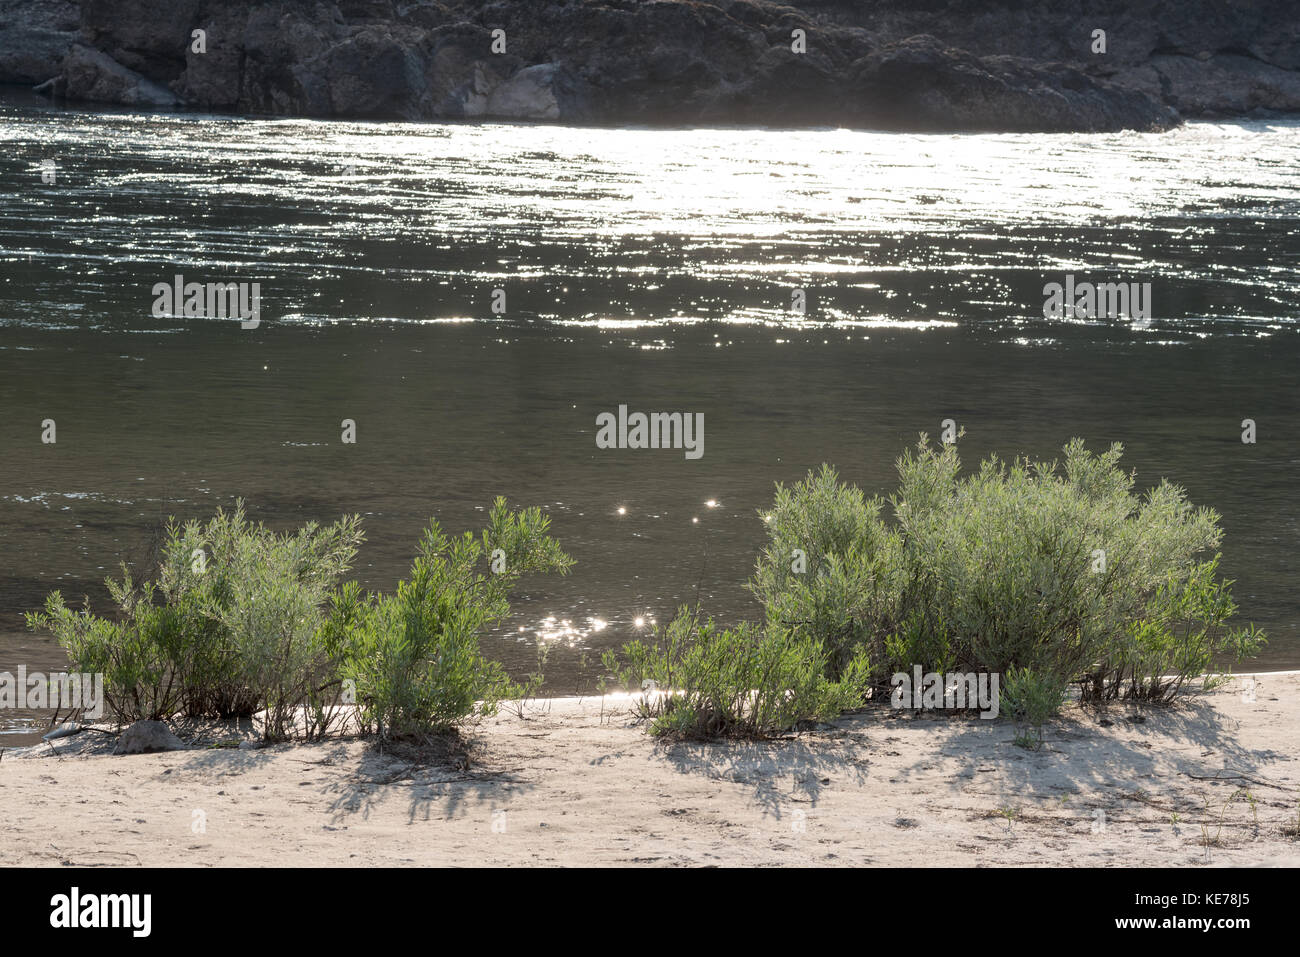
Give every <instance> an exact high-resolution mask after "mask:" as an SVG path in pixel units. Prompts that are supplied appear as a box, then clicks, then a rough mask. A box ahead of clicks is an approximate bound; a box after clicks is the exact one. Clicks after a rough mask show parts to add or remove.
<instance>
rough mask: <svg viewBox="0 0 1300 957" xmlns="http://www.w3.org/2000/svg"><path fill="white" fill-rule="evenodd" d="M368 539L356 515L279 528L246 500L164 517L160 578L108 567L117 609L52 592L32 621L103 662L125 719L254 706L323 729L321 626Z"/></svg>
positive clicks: (76, 653) (277, 719)
mask: <svg viewBox="0 0 1300 957" xmlns="http://www.w3.org/2000/svg"><path fill="white" fill-rule="evenodd" d="M361 540H362V535H361V532H360V520H359V519H358V518H357V517H355V516H353V517H351V518H345V519H343V520H341V521H339V522H337V523H335V524H334V525H330V526H327V527H323V528H322V527H321V526H319V525H317V524H316V523H311V524H308V525H306V526H305V527H303V528H301V529H299V530H298V531H297V532H296V533H292V534H285V535H278V534H276V533H274V532H272V531H270V530H268V529H267V528H265V527H264V526H263V525H261V524H257V525H253V524H251V523H249V522H248V521H247V519H246V517H245V513H244V507H243V503H242V502H240V503H238V504H237V505H236V507H235V509H234V511H232V512H225V511H218V512H217V515H216V516H215V517H214V518H213V519H211V520H210V521H209V522H207V524H200V523H198V522H189V523H187V524H186V525H184V526H179V525H177V524H176V523H175V522H170V523H169V524H168V526H167V530H166V537H165V542H164V545H163V549H162V558H161V561H160V567H159V573H158V581H157V582H156V583H145V584H143V585H141V586H136V585H135V584H134V583H133V582H132V580H131V577H130V574H129V573H128V572H127V571H126V569H125V568H123V578H122V581H121V582H116V581H113V580H112V579H109V580H108V582H107V583H106V584H107V586H108V589H109V593H110V595H111V596H112V598H113V600H114V602H115V603H116V604H117V606H118V619H119V620H117V621H110V620H107V619H103V618H98V617H96V616H95V615H93V614H91V612H90V609H89V603H87V607H86V609H85V611H82V612H73V611H71V610H70V609H68V608H67V607H66V605H65V604H64V602H63V598H62V596H61V595H60V594H59V593H58V592H55V593H53V594H51V595H50V596H49V597H48V598H47V600H46V604H45V609H44V611H43V612H41V613H36V614H32V615H29V616H28V624H29V626H30V627H32V628H34V629H37V628H45V629H48V630H49V631H51V632H52V633H53V634H54V636H55V638H56V639H57V640H58V641H59V643H60V644H61V645H62V646H63V647H64V649H65V650H66V651H67V652H68V655H69V657H70V658H71V660H72V665H73V667H74V669H75V670H78V671H83V672H90V673H96V672H102V673H103V674H104V680H105V697H106V703H107V704H108V708H109V713H110V714H112V715H113V716H114V717H116V718H117V719H118V720H119V721H134V720H138V719H141V718H153V719H162V718H165V717H171V716H173V715H174V714H176V713H177V712H178V711H179V712H183V713H184V714H187V715H189V716H209V717H216V718H231V717H247V716H250V715H252V714H254V713H256V712H258V711H265V716H264V717H265V724H264V727H263V733H264V736H265V737H266V738H267V739H268V740H280V739H283V738H287V737H293V736H305V737H317V736H319V735H321V734H323V733H324V731H325V730H326V729H327V726H328V724H329V722H330V721H331V720H332V718H333V717H334V716H335V715H336V712H334V711H333V710H331V709H330V708H329V707H328V705H330V704H332V703H333V702H334V701H335V699H336V697H337V690H338V684H339V682H338V679H337V677H336V676H335V670H336V663H335V662H334V660H333V659H332V658H331V656H330V654H329V653H328V651H327V650H326V648H325V646H324V644H323V641H322V639H321V637H320V634H319V633H320V631H321V626H322V625H323V623H324V620H325V619H324V610H325V605H326V600H327V598H328V596H329V594H330V592H331V589H332V588H333V587H334V586H335V585H336V584H337V581H338V579H339V578H341V577H342V575H343V574H344V573H346V571H347V569H348V567H349V566H350V564H351V561H352V559H353V557H354V556H355V555H356V549H357V545H358V544H359V543H360V541H361Z"/></svg>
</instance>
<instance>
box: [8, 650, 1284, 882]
mask: <svg viewBox="0 0 1300 957" xmlns="http://www.w3.org/2000/svg"><path fill="white" fill-rule="evenodd" d="M542 706H543V708H545V707H546V706H547V704H546V703H545V702H543V705H542ZM604 706H605V712H606V713H605V717H604V721H603V723H602V719H601V707H602V702H601V699H600V698H586V699H581V700H580V699H575V698H566V699H554V700H552V701H551V702H549V711H545V712H541V713H539V712H538V711H537V709H535V708H534V709H532V710H530V711H529V712H528V717H527V719H526V720H522V721H521V720H520V719H518V718H517V717H514V716H506V715H503V716H501V717H498V718H495V719H492V720H490V721H486V722H484V723H482V724H481V725H479V726H477V727H476V728H473V729H471V730H470V731H469V732H468V734H467V740H468V741H469V744H470V748H469V756H468V767H467V768H464V769H457V768H456V767H455V765H454V763H453V762H451V761H446V760H444V761H441V762H437V763H432V764H429V763H425V764H420V763H412V762H411V761H410V760H408V759H405V758H401V757H397V756H395V755H393V754H392V753H391V752H390V753H385V754H381V753H379V751H378V750H377V749H376V747H375V745H374V744H373V743H372V742H369V741H364V740H355V739H353V740H338V741H332V742H326V743H319V744H308V745H277V746H275V747H271V748H266V749H261V750H193V751H184V752H172V753H166V754H152V755H141V756H132V757H113V756H110V755H107V754H104V753H102V751H103V749H104V747H105V746H106V745H107V744H109V743H110V742H109V741H108V739H106V738H105V737H104V736H101V735H95V734H90V733H83V734H81V735H77V736H75V737H73V738H69V739H65V740H64V741H60V742H56V749H57V753H56V751H55V750H52V749H51V748H50V747H49V746H48V745H42V746H41V747H39V748H37V749H33V750H31V751H28V752H9V753H7V754H5V755H4V756H3V758H2V759H0V864H4V865H11V864H21V865H59V864H74V865H97V864H107V865H120V864H125V865H132V864H145V865H164V866H176V865H195V866H207V865H224V866H232V865H234V866H239V865H290V866H292V865H337V864H344V865H348V864H350V865H371V864H382V865H390V864H418V865H440V864H458V865H476V864H487V865H518V864H562V865H619V864H622V865H627V864H631V865H638V866H641V865H681V864H688V865H689V864H722V865H780V864H798V865H807V864H822V865H845V864H859V865H861V864H865V865H891V866H897V865H941V864H958V865H1017V864H1037V865H1052V866H1073V865H1175V866H1178V865H1188V866H1196V867H1202V866H1207V854H1206V850H1205V847H1204V837H1203V833H1202V828H1201V825H1202V823H1204V825H1205V826H1206V827H1207V828H1208V829H1209V837H1210V838H1211V839H1213V838H1215V837H1216V835H1217V837H1218V841H1219V843H1218V844H1217V845H1216V846H1212V847H1211V848H1210V849H1209V855H1208V866H1216V865H1289V866H1296V865H1300V839H1297V838H1296V837H1295V836H1292V834H1289V833H1288V831H1287V828H1288V827H1292V828H1293V827H1294V826H1295V825H1296V823H1297V814H1298V813H1300V763H1298V759H1300V675H1297V674H1295V673H1286V674H1271V675H1262V676H1260V677H1259V679H1258V684H1257V686H1256V693H1255V700H1254V701H1253V702H1250V701H1246V700H1244V699H1243V695H1242V693H1241V690H1240V687H1239V686H1236V685H1233V686H1229V687H1228V688H1227V689H1224V690H1221V691H1218V692H1215V693H1212V694H1208V695H1193V696H1189V697H1187V698H1185V699H1184V700H1183V702H1182V703H1181V704H1179V705H1178V706H1176V707H1174V708H1171V709H1154V708H1148V709H1143V710H1141V711H1137V710H1135V709H1131V708H1129V707H1127V706H1115V707H1112V708H1110V709H1109V711H1108V712H1106V713H1099V712H1096V711H1081V710H1079V709H1077V708H1073V709H1071V710H1070V711H1068V712H1067V714H1066V715H1065V716H1064V717H1063V718H1062V719H1060V720H1058V721H1056V722H1054V723H1053V724H1052V725H1050V726H1049V727H1048V729H1047V734H1046V742H1047V743H1046V746H1045V747H1044V749H1043V750H1042V751H1039V752H1028V751H1025V750H1024V749H1022V748H1019V747H1016V746H1015V745H1014V744H1013V743H1012V741H1013V738H1014V736H1015V729H1014V728H1013V727H1012V726H1011V725H1010V724H1009V723H1007V722H1005V721H982V720H979V719H978V718H973V717H972V718H956V719H954V718H951V717H930V716H925V717H921V718H915V717H912V716H910V715H902V714H900V713H898V712H893V711H889V710H887V709H873V710H871V711H869V712H867V713H864V714H858V715H852V716H848V717H845V718H843V719H841V720H839V721H837V722H835V724H834V725H833V726H831V727H830V728H829V729H827V730H823V731H818V732H814V733H807V734H800V735H798V736H792V737H790V738H789V739H786V740H780V741H772V742H760V743H749V742H720V743H712V744H705V743H676V744H663V743H659V742H656V741H655V740H654V739H652V738H650V737H648V736H647V735H645V734H644V733H643V731H642V730H641V729H640V728H639V727H637V726H635V725H634V724H633V723H632V722H631V721H630V719H629V716H628V714H627V710H626V701H622V702H616V701H615V699H613V698H607V699H605V702H604ZM612 706H617V707H619V708H621V710H622V713H621V714H619V715H616V716H614V717H612V718H611V716H610V713H609V712H610V709H611V707H612ZM1135 716H1140V717H1142V718H1144V719H1145V720H1144V721H1140V722H1139V721H1134V720H1132V719H1133V718H1134V717H1135ZM1102 718H1105V719H1106V720H1109V721H1111V722H1112V724H1111V725H1110V726H1109V727H1106V726H1102V725H1101V723H1100V721H1101V719H1102ZM92 739H98V740H92ZM95 751H99V752H100V753H93V752H95ZM1216 777H1217V780H1214V779H1215V778H1216ZM1239 788H1246V789H1248V790H1249V792H1250V795H1251V796H1252V797H1253V798H1254V800H1255V807H1254V810H1253V811H1252V808H1251V806H1250V804H1249V803H1248V802H1247V800H1246V799H1245V797H1244V796H1243V795H1240V794H1239V795H1238V797H1237V799H1236V800H1234V801H1232V802H1230V803H1229V802H1228V799H1229V797H1230V796H1231V795H1232V794H1233V793H1234V792H1236V791H1237V790H1238V789H1239ZM1207 801H1208V802H1209V803H1208V810H1207V804H1206V802H1207ZM1004 811H1005V812H1006V813H1005V814H1004V813H1002V812H1004ZM195 812H201V815H202V819H203V822H204V823H205V830H202V831H200V830H198V829H197V828H198V823H197V822H198V815H196V813H195ZM494 814H495V823H496V829H495V830H494ZM1173 815H1177V816H1178V818H1179V820H1178V821H1177V823H1175V822H1174V820H1173Z"/></svg>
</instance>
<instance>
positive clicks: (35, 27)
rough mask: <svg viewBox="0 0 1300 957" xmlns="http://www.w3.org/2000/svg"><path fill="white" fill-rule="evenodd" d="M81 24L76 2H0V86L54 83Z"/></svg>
mask: <svg viewBox="0 0 1300 957" xmlns="http://www.w3.org/2000/svg"><path fill="white" fill-rule="evenodd" d="M80 21H81V13H80V8H79V6H78V4H77V0H0V24H3V27H0V83H23V84H36V83H40V84H44V83H45V82H46V81H47V80H50V79H53V78H54V77H55V76H56V75H57V74H58V72H59V64H61V63H62V62H63V58H64V57H65V56H66V55H67V53H68V50H69V49H70V48H71V47H72V44H73V42H74V41H75V40H76V39H77V32H78V29H79V25H80Z"/></svg>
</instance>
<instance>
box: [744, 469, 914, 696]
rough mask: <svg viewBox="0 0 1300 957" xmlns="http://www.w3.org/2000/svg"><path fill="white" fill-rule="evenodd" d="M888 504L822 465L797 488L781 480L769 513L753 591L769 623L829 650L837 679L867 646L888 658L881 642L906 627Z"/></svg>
mask: <svg viewBox="0 0 1300 957" xmlns="http://www.w3.org/2000/svg"><path fill="white" fill-rule="evenodd" d="M883 504H884V503H883V502H882V501H881V500H880V499H870V500H868V499H866V498H865V497H864V496H863V494H862V492H861V491H860V490H858V489H856V488H853V487H851V486H848V485H845V484H843V483H841V482H840V481H839V477H838V475H837V474H836V472H835V470H834V469H833V468H831V467H830V466H829V465H823V466H822V467H821V470H820V471H819V472H817V473H813V472H809V473H808V476H807V478H805V479H804V481H802V482H800V483H798V484H796V485H795V486H793V487H792V488H786V487H784V486H782V485H781V484H780V483H778V484H777V486H776V501H775V502H774V504H773V506H772V508H771V510H770V511H768V512H767V513H766V514H764V516H763V519H764V521H765V523H766V525H767V535H768V544H767V546H766V547H765V548H764V549H763V552H762V555H761V556H760V558H759V560H758V564H757V567H756V569H755V573H754V577H753V579H752V581H751V582H750V586H749V587H750V590H751V591H752V592H753V593H754V594H755V595H756V596H757V597H758V598H759V600H760V601H762V602H763V605H764V608H765V617H766V622H767V624H768V626H769V627H770V628H773V629H777V630H780V629H789V630H790V632H791V634H792V635H793V636H795V637H799V638H805V639H808V640H811V641H815V642H818V643H820V644H822V645H823V646H824V647H825V648H826V652H827V656H828V662H829V674H830V675H831V676H832V677H834V676H836V675H838V674H839V673H840V672H841V671H842V670H843V669H844V668H845V667H846V666H847V664H848V663H849V662H851V661H854V660H856V659H857V658H858V656H859V654H860V653H861V652H862V651H863V650H864V649H865V650H866V651H867V652H868V653H869V654H870V655H871V658H872V660H873V661H876V662H883V661H884V660H885V658H886V655H885V654H884V649H883V648H882V647H881V645H880V642H881V640H882V639H883V637H884V636H885V635H887V634H890V633H892V632H893V631H894V630H896V628H897V627H898V626H899V625H900V624H901V617H902V614H903V610H902V589H903V587H904V579H903V578H902V577H901V573H902V571H903V563H902V561H901V557H902V555H901V547H902V545H901V540H900V538H899V536H898V534H897V532H895V531H893V530H891V529H889V528H887V527H886V526H885V523H884V522H883V521H882V520H881V519H880V510H881V508H882V506H883ZM909 667H910V666H909Z"/></svg>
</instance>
